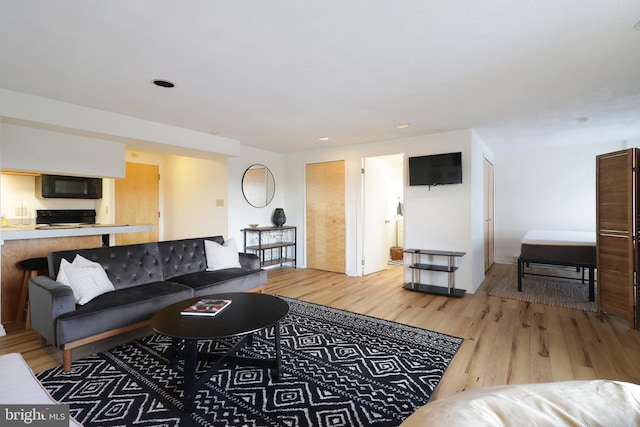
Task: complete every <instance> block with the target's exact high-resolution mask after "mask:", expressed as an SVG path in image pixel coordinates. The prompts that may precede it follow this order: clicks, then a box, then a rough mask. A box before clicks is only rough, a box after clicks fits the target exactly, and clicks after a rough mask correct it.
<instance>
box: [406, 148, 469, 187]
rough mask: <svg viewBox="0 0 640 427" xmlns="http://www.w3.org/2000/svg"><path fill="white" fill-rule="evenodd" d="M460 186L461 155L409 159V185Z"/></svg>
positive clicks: (449, 154) (448, 154)
mask: <svg viewBox="0 0 640 427" xmlns="http://www.w3.org/2000/svg"><path fill="white" fill-rule="evenodd" d="M442 184H462V153H447V154H434V155H430V156H420V157H409V185H442Z"/></svg>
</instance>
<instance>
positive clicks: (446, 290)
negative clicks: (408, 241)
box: [403, 249, 466, 298]
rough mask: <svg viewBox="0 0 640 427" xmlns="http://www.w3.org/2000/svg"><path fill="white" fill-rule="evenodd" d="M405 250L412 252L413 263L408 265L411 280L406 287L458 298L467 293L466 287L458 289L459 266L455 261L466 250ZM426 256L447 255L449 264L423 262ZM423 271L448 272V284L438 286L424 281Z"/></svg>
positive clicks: (405, 251) (411, 289)
mask: <svg viewBox="0 0 640 427" xmlns="http://www.w3.org/2000/svg"><path fill="white" fill-rule="evenodd" d="M403 252H404V253H408V254H411V263H410V264H409V266H408V267H409V268H410V269H411V282H409V283H405V285H404V288H405V289H408V290H410V291H416V292H425V293H430V294H436V295H444V296H450V297H457V298H460V297H463V296H464V294H465V293H466V291H465V290H464V289H456V281H455V280H456V279H455V272H456V270H457V269H458V267H456V265H455V262H456V258H458V257H463V256H464V255H465V252H452V251H438V250H430V249H405V250H404V251H403ZM425 256H436V257H446V258H447V264H446V265H445V264H428V263H423V262H422V258H423V257H425ZM423 271H435V272H440V273H446V274H447V275H448V278H447V286H446V287H445V286H436V285H431V284H427V283H422V277H421V273H422V272H423Z"/></svg>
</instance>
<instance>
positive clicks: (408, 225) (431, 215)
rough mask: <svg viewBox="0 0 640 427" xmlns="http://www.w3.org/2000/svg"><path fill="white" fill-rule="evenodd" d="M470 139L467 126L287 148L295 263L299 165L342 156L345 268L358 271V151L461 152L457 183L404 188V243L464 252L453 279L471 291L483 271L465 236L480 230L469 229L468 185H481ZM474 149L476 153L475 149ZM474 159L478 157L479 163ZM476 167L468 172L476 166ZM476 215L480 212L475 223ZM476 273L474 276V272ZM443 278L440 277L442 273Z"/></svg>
mask: <svg viewBox="0 0 640 427" xmlns="http://www.w3.org/2000/svg"><path fill="white" fill-rule="evenodd" d="M473 143H481V141H479V140H477V138H476V137H475V136H474V135H473V133H472V131H471V130H461V131H454V132H446V133H440V134H435V135H423V136H417V137H410V138H400V139H395V140H388V141H381V142H374V143H368V144H358V145H351V146H346V147H335V148H333V147H329V148H325V149H319V150H313V151H306V152H300V153H291V154H287V155H286V156H285V164H286V171H285V174H286V175H285V185H286V188H285V203H284V205H285V206H284V207H285V211H286V212H287V218H288V223H290V224H292V225H297V226H298V227H299V231H298V236H299V241H300V245H299V246H298V260H299V265H301V266H306V256H305V252H306V250H305V245H304V241H305V230H304V223H305V198H304V194H305V165H306V164H308V163H316V162H328V161H335V160H344V161H345V165H346V166H345V167H346V178H345V179H346V188H345V190H346V195H345V210H346V212H345V214H346V218H345V219H346V233H347V235H346V249H345V252H346V255H345V256H346V274H348V275H351V276H357V275H360V274H361V266H360V265H359V262H358V260H360V259H361V257H362V248H361V247H359V242H361V241H362V238H361V237H362V235H361V233H362V230H361V224H360V223H359V221H360V214H361V212H362V196H361V192H360V185H361V178H360V165H361V159H362V158H363V157H372V156H383V155H389V154H404V156H405V161H406V159H407V158H408V157H411V156H419V155H427V154H437V153H447V152H455V151H461V152H463V158H462V161H463V184H457V185H447V186H438V187H432V188H431V191H429V188H428V187H406V186H405V188H404V198H403V199H404V207H405V216H404V227H405V247H416V248H425V249H442V250H455V251H462V252H467V256H466V257H465V258H464V263H463V266H462V267H461V268H460V270H458V273H457V276H456V281H457V282H456V284H457V286H458V287H460V288H464V289H466V290H468V291H470V292H473V291H474V290H475V289H476V288H477V286H479V284H480V283H481V282H482V280H483V279H484V272H481V273H479V274H478V273H477V272H475V271H474V270H475V268H474V267H473V266H474V265H476V262H475V261H474V260H475V258H476V257H479V258H480V259H484V253H483V252H479V253H478V248H475V247H473V245H472V240H471V237H470V236H472V235H473V236H477V235H478V233H482V229H480V231H477V230H474V231H472V227H473V228H475V227H478V225H477V221H474V222H472V220H471V216H472V213H474V214H475V212H476V211H477V210H478V209H480V213H481V206H480V208H478V207H477V206H476V205H477V202H474V203H472V199H471V192H472V188H474V189H475V188H476V187H477V186H480V188H481V187H482V169H481V168H482V161H481V160H482V152H483V151H484V149H485V148H486V147H484V145H482V148H480V149H479V150H478V151H472V148H471V147H472V144H473ZM478 153H479V154H478ZM475 163H479V166H478V165H477V164H475ZM477 167H479V168H480V172H477V171H476V172H474V173H472V170H473V171H475V170H476V168H477ZM478 174H479V176H480V182H479V183H475V184H472V177H475V178H473V179H477V176H478ZM481 222H482V217H480V224H481ZM475 276H477V277H475ZM444 280H446V277H445V278H444Z"/></svg>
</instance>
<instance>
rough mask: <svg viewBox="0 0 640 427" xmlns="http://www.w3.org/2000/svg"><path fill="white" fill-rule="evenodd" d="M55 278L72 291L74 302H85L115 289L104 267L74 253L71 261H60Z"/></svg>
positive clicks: (81, 303)
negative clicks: (74, 255)
mask: <svg viewBox="0 0 640 427" xmlns="http://www.w3.org/2000/svg"><path fill="white" fill-rule="evenodd" d="M56 280H57V281H58V282H60V283H62V284H63V285H67V286H69V287H70V288H71V290H72V291H73V296H74V298H75V301H76V304H80V305H83V304H86V303H88V302H89V301H91V300H92V299H94V298H95V297H97V296H98V295H102V294H104V293H106V292H111V291H113V290H115V288H114V287H113V283H111V280H109V277H107V273H106V272H105V271H104V268H102V266H101V265H100V264H99V263H97V262H93V261H89V260H88V259H86V258H84V257H82V256H80V255H76V257H75V258H74V260H73V263H69V261H67V260H66V259H63V260H62V261H61V262H60V269H59V271H58V277H57V278H56Z"/></svg>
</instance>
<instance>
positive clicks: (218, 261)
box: [204, 237, 241, 271]
mask: <svg viewBox="0 0 640 427" xmlns="http://www.w3.org/2000/svg"><path fill="white" fill-rule="evenodd" d="M204 251H205V255H206V258H207V270H208V271H216V270H222V269H225V268H240V267H241V266H240V258H239V256H238V248H237V247H236V241H235V239H234V238H233V237H232V238H231V239H229V240H227V241H226V242H224V244H222V245H221V244H220V243H218V242H214V241H213V240H205V241H204Z"/></svg>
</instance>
